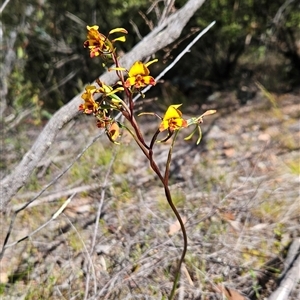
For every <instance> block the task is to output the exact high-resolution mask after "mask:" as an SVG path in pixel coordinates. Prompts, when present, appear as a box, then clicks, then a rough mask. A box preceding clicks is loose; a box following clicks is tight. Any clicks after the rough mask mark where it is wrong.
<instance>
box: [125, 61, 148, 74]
mask: <svg viewBox="0 0 300 300" xmlns="http://www.w3.org/2000/svg"><path fill="white" fill-rule="evenodd" d="M149 73H150V72H149V70H148V68H147V67H146V66H145V65H144V64H143V63H142V62H141V61H136V62H135V63H134V64H133V65H132V67H131V68H130V70H129V72H128V75H129V77H135V76H136V75H143V76H147V75H149Z"/></svg>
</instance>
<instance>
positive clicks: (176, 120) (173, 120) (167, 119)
mask: <svg viewBox="0 0 300 300" xmlns="http://www.w3.org/2000/svg"><path fill="white" fill-rule="evenodd" d="M181 105H182V104H174V105H170V106H169V107H168V109H167V111H166V114H165V116H164V117H163V119H162V122H161V124H160V126H159V131H164V130H166V129H168V130H170V131H174V130H178V129H180V128H182V127H187V126H188V124H187V121H186V120H184V119H183V118H182V112H181V111H180V110H179V109H178V108H179V107H180V106H181Z"/></svg>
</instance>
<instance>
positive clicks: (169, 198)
mask: <svg viewBox="0 0 300 300" xmlns="http://www.w3.org/2000/svg"><path fill="white" fill-rule="evenodd" d="M158 134H159V130H157V132H156V133H155V134H154V136H153V138H152V140H151V143H150V149H149V158H148V159H149V161H150V166H151V168H152V170H153V171H154V172H155V173H156V174H157V176H158V177H159V179H160V181H161V182H162V184H163V186H164V190H165V195H166V198H167V201H168V204H169V205H170V207H171V209H172V211H173V213H174V214H175V216H176V218H177V220H178V222H179V224H180V228H181V232H182V235H183V250H182V253H181V257H180V260H179V262H178V265H177V270H176V272H175V279H174V281H173V287H172V290H171V293H170V296H169V300H172V299H173V298H174V296H175V292H176V287H177V284H178V281H179V278H180V271H181V266H182V263H183V261H184V258H185V255H186V252H187V234H186V230H185V226H184V223H183V221H182V218H181V216H180V214H179V212H178V210H177V208H176V206H175V205H174V203H173V200H172V196H171V192H170V188H169V185H168V182H169V173H170V172H169V170H170V165H171V159H172V151H173V146H174V144H175V140H176V137H177V135H178V131H176V132H175V136H174V139H173V141H172V144H171V147H170V149H169V154H168V159H167V163H166V169H165V174H164V176H162V174H161V172H160V170H159V168H158V166H157V164H156V163H155V161H154V159H153V150H152V149H153V146H154V143H155V140H156V138H157V136H158Z"/></svg>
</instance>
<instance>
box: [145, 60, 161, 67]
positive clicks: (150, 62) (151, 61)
mask: <svg viewBox="0 0 300 300" xmlns="http://www.w3.org/2000/svg"><path fill="white" fill-rule="evenodd" d="M157 61H158V59H157V58H156V59H153V60H150V61H148V62H147V63H145V66H146V67H148V66H150V65H151V64H153V63H155V62H157Z"/></svg>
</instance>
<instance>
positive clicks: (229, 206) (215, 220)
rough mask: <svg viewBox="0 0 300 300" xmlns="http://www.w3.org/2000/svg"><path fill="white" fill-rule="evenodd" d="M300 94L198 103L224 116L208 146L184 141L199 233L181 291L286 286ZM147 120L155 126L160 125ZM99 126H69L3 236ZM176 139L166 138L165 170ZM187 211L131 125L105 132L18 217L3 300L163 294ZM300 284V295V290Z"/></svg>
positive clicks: (11, 144)
mask: <svg viewBox="0 0 300 300" xmlns="http://www.w3.org/2000/svg"><path fill="white" fill-rule="evenodd" d="M299 99H300V93H299V92H294V93H289V94H284V95H273V96H272V97H270V95H269V96H268V95H266V94H263V93H262V92H259V93H257V95H256V97H255V98H254V99H253V100H251V101H250V102H248V103H247V104H246V105H240V104H239V103H238V101H236V99H235V95H234V94H233V93H219V94H217V96H216V97H213V100H212V101H210V102H207V103H206V104H205V105H203V106H202V107H197V106H193V107H189V108H187V109H186V111H188V114H191V113H193V114H194V112H195V111H197V113H196V114H201V113H202V112H203V111H204V110H206V109H212V108H216V109H218V113H217V114H216V115H214V116H211V117H208V118H206V119H205V122H204V124H203V127H202V129H203V132H204V137H203V140H202V142H201V144H200V145H199V146H198V147H196V146H195V140H194V141H193V142H189V143H187V142H183V141H182V140H183V137H185V136H186V135H187V134H188V133H186V134H184V133H182V135H180V136H179V140H178V144H177V145H176V147H175V150H174V155H173V163H172V166H171V177H170V185H171V191H172V195H173V200H174V202H175V203H176V205H177V207H178V209H179V211H180V213H181V215H182V217H183V219H184V221H185V226H186V229H187V234H188V240H189V241H188V242H189V246H188V254H187V256H186V260H185V265H184V267H183V269H182V276H181V282H180V288H179V290H178V294H177V295H178V296H177V297H178V299H224V295H222V293H221V292H220V290H222V289H223V290H224V286H226V287H227V288H229V289H230V290H231V291H233V290H237V291H238V292H239V293H240V294H243V295H245V296H246V297H247V298H249V299H264V298H267V297H268V295H269V294H270V293H271V292H272V291H273V290H274V289H275V288H276V278H277V277H278V275H279V274H280V272H281V270H282V266H283V262H284V259H285V255H286V251H287V248H288V246H289V244H290V243H291V242H292V241H293V239H295V238H296V237H299V236H300V228H299V215H300V199H299V185H300V181H299V174H300V166H299V160H300V151H299V146H300V124H299V117H300V107H299ZM183 111H184V112H185V108H183ZM142 122H143V124H142V128H143V130H144V131H145V132H146V133H147V134H148V135H150V134H151V132H153V131H154V130H155V126H156V125H157V123H156V121H154V120H153V121H152V120H151V119H149V120H148V118H147V119H143V121H142ZM94 125H95V124H94V121H93V120H92V119H91V118H88V117H87V116H82V117H80V118H78V119H77V120H74V121H73V122H71V123H70V124H69V125H68V128H67V129H66V130H64V131H63V132H61V133H60V135H59V136H58V137H57V140H56V143H55V145H53V147H52V148H51V150H50V152H49V153H48V154H47V156H46V157H45V159H44V160H43V161H41V163H40V165H39V168H38V169H37V170H36V172H35V174H34V175H33V176H32V178H31V180H30V182H29V183H28V184H27V185H26V186H25V187H24V188H23V189H22V190H21V191H20V192H19V193H18V195H16V196H15V198H14V199H13V201H12V203H11V208H10V210H9V211H8V213H7V214H6V215H3V216H2V217H1V243H2V241H3V240H4V238H5V235H6V233H7V228H8V224H9V221H10V218H11V216H12V212H13V211H14V210H15V209H17V208H19V207H20V205H21V204H23V203H26V201H28V200H30V199H32V197H34V196H35V195H36V194H37V193H38V192H39V191H40V190H41V189H42V188H43V187H45V186H46V185H47V184H48V183H49V182H52V181H53V180H54V178H55V177H56V176H58V175H59V174H61V172H63V171H64V170H65V168H66V167H67V166H68V165H69V164H70V163H71V162H72V161H73V160H74V159H75V157H76V155H77V154H78V153H80V152H81V151H82V149H83V148H84V146H85V145H86V144H87V143H88V141H90V140H91V139H92V138H93V137H94V136H95V135H96V134H97V133H98V132H97V129H96V128H95V126H94ZM24 128H26V134H25V133H24ZM39 130H40V129H39V128H35V127H34V126H32V125H30V124H27V125H24V126H23V127H22V128H19V129H16V131H14V132H12V133H11V135H10V138H9V137H8V136H9V135H7V137H6V138H5V143H4V147H5V151H3V153H5V156H3V161H4V163H5V165H7V166H10V167H11V168H13V165H14V164H15V163H16V162H17V161H18V160H19V159H20V157H21V156H22V155H23V154H24V153H25V152H26V149H28V147H29V146H30V145H31V143H32V140H33V139H34V138H35V137H36V136H37V134H38V131H39ZM169 146H170V144H169V143H168V144H164V145H157V147H156V151H155V155H156V158H157V161H158V162H159V165H160V167H161V168H163V166H164V162H165V160H166V156H167V152H168V147H169ZM104 187H105V188H104ZM73 193H76V194H75V196H74V198H72V200H71V202H70V203H69V204H68V206H67V208H66V209H65V210H64V212H63V213H62V214H60V215H59V216H58V217H57V218H55V219H54V220H52V221H51V222H50V223H49V224H48V225H47V226H46V227H45V228H43V229H41V230H40V231H39V232H37V233H35V234H33V235H32V236H31V237H30V238H29V239H27V240H24V241H22V242H20V243H18V244H16V245H13V243H14V242H15V241H17V240H18V239H21V238H23V237H24V236H26V235H28V234H30V233H31V232H33V231H34V230H35V229H37V228H38V227H39V226H41V225H43V224H44V223H45V222H47V221H48V220H50V219H51V217H52V216H53V215H54V214H55V212H56V211H57V210H58V209H59V208H60V207H61V205H63V203H65V201H66V200H67V199H68V197H69V196H71V195H72V194H73ZM97 215H98V216H99V217H100V218H99V221H97V220H98V219H97ZM175 220H176V219H175V217H174V215H173V214H172V212H171V210H170V209H169V207H168V205H167V203H166V200H165V198H164V193H163V190H162V188H161V186H160V184H159V182H158V181H157V180H156V178H155V176H154V175H153V173H152V172H151V170H150V169H149V166H148V164H147V161H146V160H145V159H144V158H143V155H142V153H140V152H139V151H138V148H137V147H135V146H133V142H132V141H131V139H130V136H127V135H126V134H124V136H123V138H122V144H121V145H120V146H114V145H111V144H109V143H107V141H106V137H105V136H101V137H100V138H99V139H98V140H97V141H96V142H95V143H94V144H93V145H92V146H91V147H90V149H89V150H87V151H86V152H85V153H84V155H83V156H82V157H81V158H80V159H79V160H78V161H77V162H76V163H75V164H74V165H73V166H72V167H71V168H70V170H69V171H68V172H67V173H66V174H64V175H63V176H62V177H61V178H60V179H59V180H57V182H55V183H53V185H51V187H50V188H48V189H47V190H46V191H45V192H44V193H43V194H42V195H41V196H40V197H39V198H38V199H37V200H35V201H34V202H33V204H32V206H31V207H28V208H26V209H25V210H24V211H22V212H20V213H19V214H18V215H17V218H16V222H15V224H14V227H13V230H12V235H11V237H10V239H9V241H8V245H9V244H10V245H13V246H11V247H8V248H7V249H6V252H5V255H4V258H3V260H2V262H1V268H0V275H1V277H0V279H1V282H2V284H1V286H0V297H1V299H93V297H94V296H95V295H96V299H163V297H164V296H167V295H168V292H169V291H170V288H171V286H172V280H173V275H174V270H175V267H176V260H177V259H178V257H179V256H180V251H181V249H182V243H183V242H182V236H181V233H180V231H179V230H178V226H176V222H175ZM297 291H298V293H299V287H298V289H296V290H295V291H294V293H293V294H292V295H291V297H290V299H295V300H296V299H298V298H297ZM232 299H238V298H232Z"/></svg>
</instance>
